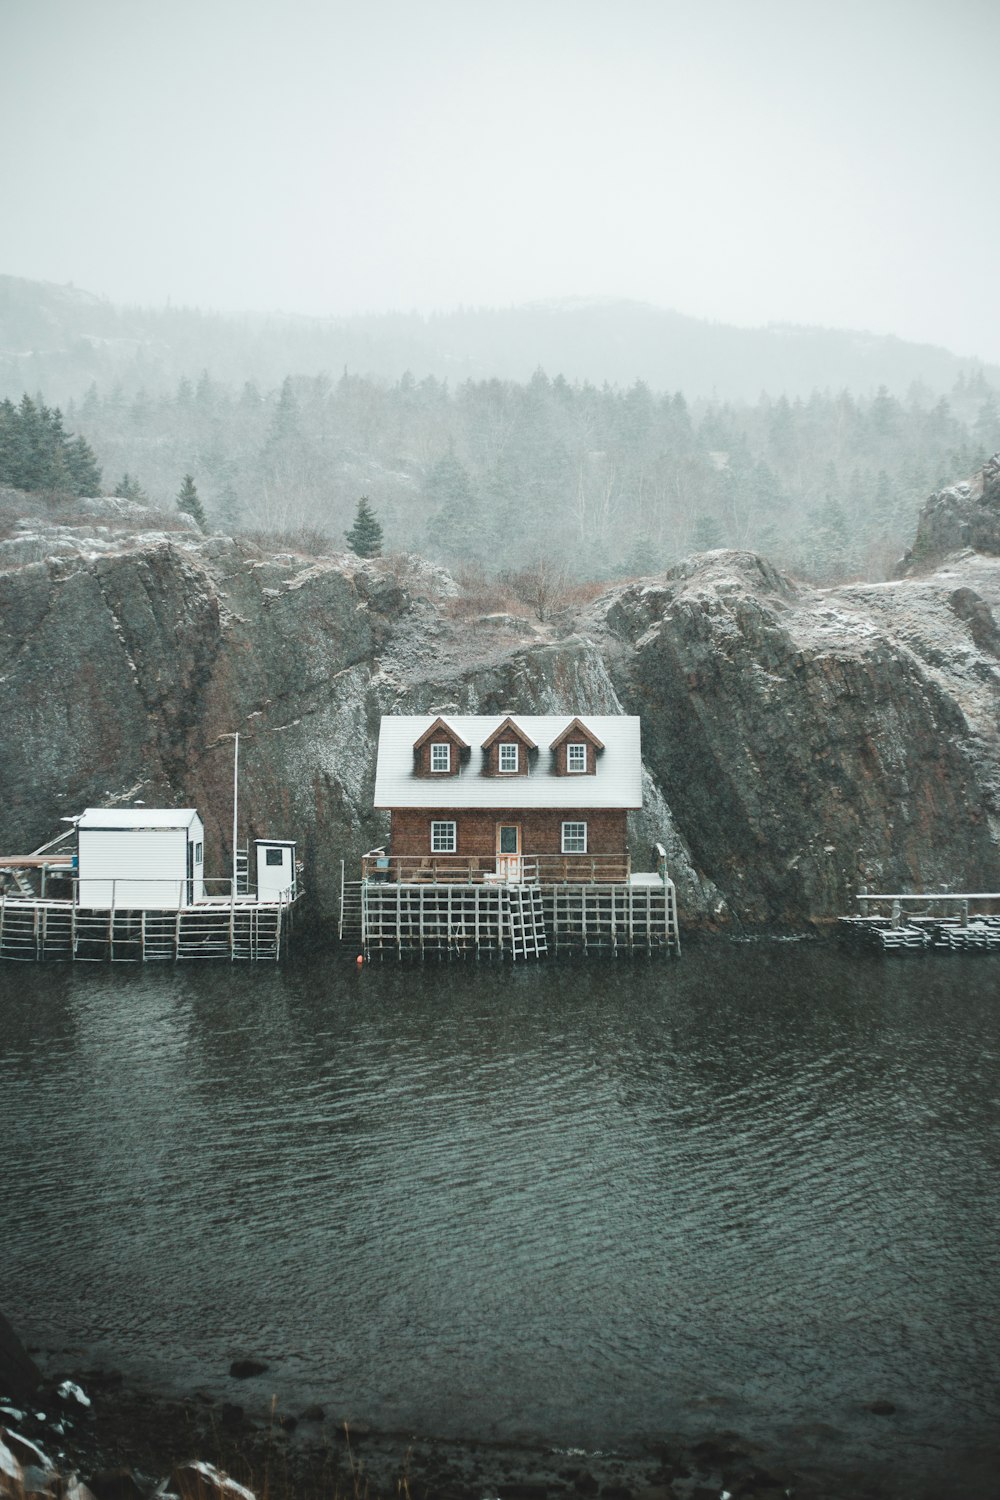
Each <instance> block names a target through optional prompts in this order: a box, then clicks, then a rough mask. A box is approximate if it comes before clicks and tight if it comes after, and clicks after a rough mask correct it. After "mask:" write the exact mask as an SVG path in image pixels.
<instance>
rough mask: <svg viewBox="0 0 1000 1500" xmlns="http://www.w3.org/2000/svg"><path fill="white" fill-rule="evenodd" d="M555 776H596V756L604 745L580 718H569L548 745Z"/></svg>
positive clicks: (602, 749) (601, 752)
mask: <svg viewBox="0 0 1000 1500" xmlns="http://www.w3.org/2000/svg"><path fill="white" fill-rule="evenodd" d="M549 749H550V750H551V751H552V757H553V760H552V769H553V771H554V772H555V774H556V775H557V776H596V775H597V757H598V756H599V755H602V754H603V753H604V745H603V744H602V743H601V741H600V740H599V739H598V738H597V735H596V734H595V733H594V731H593V730H592V729H589V728H588V727H587V725H586V724H585V723H584V722H583V720H582V719H571V720H570V722H569V723H568V724H567V725H566V728H565V729H564V730H563V732H562V734H560V735H558V736H557V737H556V738H555V739H554V740H553V741H552V744H551V745H550V746H549Z"/></svg>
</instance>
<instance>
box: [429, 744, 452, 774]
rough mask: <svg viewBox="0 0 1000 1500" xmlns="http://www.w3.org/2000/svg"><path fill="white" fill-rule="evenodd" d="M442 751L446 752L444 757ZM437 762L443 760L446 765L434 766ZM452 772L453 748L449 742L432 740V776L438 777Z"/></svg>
mask: <svg viewBox="0 0 1000 1500" xmlns="http://www.w3.org/2000/svg"><path fill="white" fill-rule="evenodd" d="M442 750H443V751H444V754H443V755H442V754H441V751H442ZM435 760H442V761H444V764H443V765H439V766H436V765H435V764H434V762H435ZM450 770H451V746H450V745H449V743H448V741H447V740H432V741H431V772H432V774H433V775H435V776H438V775H441V774H442V773H447V772H449V771H450Z"/></svg>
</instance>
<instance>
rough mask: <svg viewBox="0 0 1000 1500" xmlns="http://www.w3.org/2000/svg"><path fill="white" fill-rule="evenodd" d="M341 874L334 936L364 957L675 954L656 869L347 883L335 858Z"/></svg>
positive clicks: (673, 921)
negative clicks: (605, 876)
mask: <svg viewBox="0 0 1000 1500" xmlns="http://www.w3.org/2000/svg"><path fill="white" fill-rule="evenodd" d="M664 858H665V856H664ZM341 877H342V881H341V912H340V931H339V935H340V939H341V941H342V942H356V943H357V944H359V946H360V947H361V950H362V952H363V954H364V956H365V958H366V959H386V958H395V959H399V960H402V959H411V958H415V959H428V958H431V959H434V958H436V959H446V958H447V959H455V958H474V959H493V958H497V959H498V958H510V959H511V960H513V961H514V962H518V961H523V960H525V959H529V958H541V957H544V956H545V955H547V954H550V953H555V954H558V953H583V954H589V953H604V954H608V955H610V956H618V955H619V954H621V955H625V954H632V953H647V954H652V953H672V954H674V955H678V956H679V954H680V928H679V925H678V918H677V898H676V892H675V889H674V884H673V881H672V880H671V879H670V878H669V876H668V875H667V874H666V870H665V868H662V867H661V869H660V870H659V871H657V872H656V873H654V874H649V875H629V877H628V878H627V879H624V880H604V881H602V880H600V879H597V880H579V879H577V880H572V879H571V880H564V881H559V882H554V881H546V880H545V879H544V878H541V879H536V880H511V879H507V880H499V881H496V882H490V881H484V880H483V879H482V878H481V877H480V878H478V879H476V878H472V879H466V880H460V879H455V878H451V879H431V880H423V881H419V880H378V879H374V878H371V877H368V878H364V879H362V880H358V881H348V880H346V878H344V869H343V866H342V869H341Z"/></svg>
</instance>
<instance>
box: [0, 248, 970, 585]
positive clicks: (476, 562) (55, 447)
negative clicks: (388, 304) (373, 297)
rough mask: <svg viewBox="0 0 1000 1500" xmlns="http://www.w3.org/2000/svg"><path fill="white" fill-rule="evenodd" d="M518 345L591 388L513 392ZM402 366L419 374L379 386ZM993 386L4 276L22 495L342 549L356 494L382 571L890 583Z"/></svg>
mask: <svg viewBox="0 0 1000 1500" xmlns="http://www.w3.org/2000/svg"><path fill="white" fill-rule="evenodd" d="M531 350H534V351H535V352H536V358H537V355H538V354H539V353H541V352H542V351H544V352H545V353H546V354H547V355H551V357H552V358H553V359H556V358H558V359H559V360H560V361H561V363H560V364H559V365H552V366H550V368H561V369H563V370H564V371H567V372H576V377H577V378H571V377H570V375H569V374H556V375H554V376H550V375H549V374H546V373H545V372H544V371H543V370H542V369H541V368H535V369H534V372H533V373H532V372H531V368H530V367H529V368H528V369H527V372H526V373H525V374H524V375H523V376H517V377H512V376H510V375H509V374H507V375H506V376H505V373H504V372H505V371H506V372H510V371H511V370H517V371H522V370H524V369H525V366H526V364H527V355H528V351H531ZM11 351H19V352H13V353H12V352H11ZM340 355H344V358H345V360H347V358H348V355H349V356H350V360H349V362H348V363H346V364H344V365H343V366H341V365H338V364H336V363H334V358H335V357H339V356H340ZM409 355H411V356H412V357H413V363H412V365H411V369H416V370H419V371H421V373H420V374H413V373H411V372H409V371H408V372H407V373H404V374H403V375H401V376H400V375H396V374H395V373H391V374H386V373H385V372H386V371H387V370H388V371H392V372H396V371H398V370H401V369H405V368H406V358H407V356H409ZM357 367H360V368H363V369H367V370H369V371H373V372H374V373H369V374H359V373H356V372H355V371H356V368H357ZM338 368H342V373H341V374H340V375H339V376H335V375H331V374H329V373H324V372H325V371H329V370H331V369H333V370H336V369H338ZM470 369H471V370H472V373H470ZM483 369H485V370H487V371H488V372H489V373H488V374H486V375H483V374H482V373H481V372H482V370H483ZM593 369H597V370H598V372H599V373H598V375H597V377H596V378H588V377H587V375H586V371H587V370H593ZM637 369H638V370H645V371H647V372H654V373H655V376H656V380H654V379H652V378H650V379H649V380H637V379H635V378H634V376H633V375H627V376H625V377H623V375H622V372H623V371H632V372H634V371H635V370H637ZM290 371H297V372H299V373H294V374H292V373H288V372H290ZM428 371H430V372H431V373H427V372H428ZM477 371H478V372H479V373H476V372H477ZM581 371H583V372H584V373H582V374H581V373H580V372H581ZM380 372H381V373H380ZM442 372H447V378H444V376H443V373H442ZM671 377H673V378H671ZM877 377H878V378H880V379H881V383H878V379H877ZM809 380H811V381H812V384H811V385H810V384H808V383H807V381H809ZM781 389H784V390H785V391H786V392H787V394H785V395H774V394H768V391H772V392H773V391H774V390H781ZM25 390H28V391H30V392H32V393H35V392H38V393H39V394H37V395H35V394H32V395H31V396H30V397H23V398H22V396H21V392H22V391H25ZM727 390H728V391H730V392H736V394H729V395H727V396H725V397H723V396H722V395H720V394H719V392H720V391H727ZM860 391H865V392H866V394H858V392H860ZM998 391H1000V371H996V372H994V371H993V370H992V368H991V367H986V366H983V365H981V364H979V363H978V362H976V361H972V360H960V359H958V358H956V357H955V356H953V355H951V354H949V353H948V352H947V351H946V350H938V349H927V348H924V347H923V346H916V345H911V344H906V343H904V342H903V341H901V340H898V339H891V338H879V339H875V338H870V337H866V336H863V335H857V334H847V333H836V332H831V331H829V330H817V329H775V328H771V329H756V330H752V329H751V330H746V329H743V330H739V329H731V328H726V327H724V326H717V325H711V324H707V323H704V322H700V321H699V320H697V319H691V318H684V317H682V316H681V315H679V314H674V313H665V312H661V311H659V310H657V309H651V308H644V307H640V306H639V305H637V304H621V303H608V304H581V305H579V306H576V305H573V306H559V305H555V306H549V307H535V308H520V309H516V308H515V309H509V310H507V311H505V312H489V311H482V310H479V311H475V310H474V311H465V312H458V313H453V314H447V315H442V316H441V317H438V318H434V317H431V318H421V317H417V316H416V315H411V316H403V315H394V314H393V315H386V316H384V317H360V318H351V319H340V320H332V319H327V320H324V319H309V318H280V317H276V318H271V319H268V318H259V317H250V316H247V317H245V318H243V319H235V318H224V317H219V316H216V315H212V314H202V313H198V312H196V311H193V310H190V309H165V310H163V311H161V312H159V313H149V312H146V311H143V310H141V309H129V308H124V309H123V308H115V307H113V306H112V305H111V304H109V303H107V302H104V301H102V300H101V299H99V298H96V297H93V296H90V295H89V294H87V293H85V292H80V291H78V290H76V289H74V288H67V287H52V286H48V285H46V284H43V283H33V282H26V281H19V280H17V279H16V278H11V277H0V395H2V394H3V393H4V392H6V394H7V395H8V396H11V397H14V398H15V400H16V401H18V402H21V406H16V405H15V404H14V401H8V402H7V403H5V406H4V409H3V410H4V413H5V415H4V416H3V420H2V422H0V445H2V449H3V460H2V461H3V463H4V464H5V465H6V467H5V469H4V474H5V475H7V476H8V477H7V482H8V483H12V484H24V485H27V486H30V487H37V488H52V487H56V486H58V485H59V484H62V485H63V487H64V488H66V489H67V490H68V491H69V492H74V493H81V492H83V491H85V490H87V489H88V488H89V489H91V490H93V489H95V488H97V487H98V486H99V483H100V470H99V468H98V464H99V465H100V466H102V467H103V470H104V472H105V473H106V474H109V475H111V474H119V475H121V476H122V478H121V479H120V480H119V481H118V483H117V486H116V488H117V492H118V493H119V494H122V495H125V496H127V497H131V498H143V499H145V498H146V497H148V498H149V500H150V501H151V502H152V503H153V504H155V505H157V506H159V507H160V508H161V509H163V510H164V511H174V510H175V508H176V502H177V495H178V484H179V483H180V481H181V477H182V476H188V477H189V479H190V483H191V485H192V486H193V488H194V489H195V492H196V495H197V498H198V502H199V505H200V507H201V515H203V516H204V523H205V524H206V525H207V526H208V527H209V528H210V529H217V530H221V531H239V530H244V531H247V530H249V531H257V532H264V533H269V534H271V535H274V536H285V537H289V538H291V537H294V536H296V535H297V536H298V537H299V538H300V540H302V539H304V538H306V537H308V539H309V545H312V546H320V547H327V548H329V549H330V550H331V551H333V550H342V549H343V547H344V545H345V535H346V533H347V532H348V531H349V530H350V529H351V528H352V526H353V525H354V524H355V522H356V519H357V518H356V507H357V505H358V497H359V496H361V495H364V496H365V497H367V499H368V501H369V502H370V506H371V509H372V511H373V512H374V514H375V515H376V516H377V519H378V523H379V524H380V525H381V527H382V530H383V536H384V547H385V549H386V550H388V551H395V552H399V551H417V552H422V553H424V554H426V555H429V556H430V557H432V558H437V559H440V560H441V561H443V562H445V563H448V564H449V565H451V566H454V567H459V568H461V567H463V566H469V567H472V568H476V567H485V568H486V569H487V570H488V571H490V572H492V573H498V572H508V573H511V574H518V575H520V574H524V573H525V571H526V570H527V572H528V573H530V571H531V569H533V568H535V566H536V565H537V564H538V562H539V560H540V559H544V560H545V561H546V566H547V570H548V571H549V572H551V571H552V569H555V570H556V571H557V572H559V573H560V574H563V575H565V576H566V577H568V578H571V579H572V578H586V577H589V578H598V579H601V578H609V577H616V576H622V575H628V574H636V573H643V572H653V571H657V570H660V569H662V568H664V567H666V566H668V565H670V564H671V563H672V562H674V561H676V560H677V559H678V558H680V557H682V556H685V555H686V554H688V553H690V552H692V551H704V550H707V549H711V548H714V547H748V548H752V549H755V550H758V551H760V552H763V553H764V554H765V555H767V556H768V557H769V558H771V559H772V560H773V561H774V562H776V563H777V564H779V565H780V566H783V567H785V568H787V569H790V570H791V571H793V572H796V573H800V574H803V575H805V576H807V577H812V578H816V579H819V580H827V581H835V580H837V579H842V578H847V577H854V576H866V577H879V576H884V574H885V572H886V570H887V569H888V568H889V567H891V565H892V563H893V562H894V561H895V559H896V558H897V557H898V556H899V555H900V553H901V552H902V551H903V550H904V549H905V547H907V546H908V545H909V544H910V542H911V541H912V539H913V532H914V528H915V524H916V517H917V514H918V511H919V509H920V507H921V505H922V504H923V502H924V500H925V499H926V498H927V496H928V494H930V493H931V491H932V490H934V489H938V488H940V487H941V486H942V485H945V484H950V483H952V482H954V481H955V480H956V479H958V478H961V477H962V476H963V475H965V474H967V473H969V472H971V471H972V470H973V469H975V468H976V467H978V466H979V465H980V464H981V463H982V462H983V461H984V459H985V458H986V457H988V456H989V454H990V453H992V452H994V451H995V450H996V449H997V448H1000V401H998V394H997V393H998ZM42 393H44V394H42ZM56 399H58V400H59V401H61V403H62V410H63V412H64V413H65V417H63V416H61V415H60V413H59V411H58V409H56V408H54V407H53V406H50V405H47V404H46V403H47V402H53V401H55V400H56ZM25 403H27V404H26V405H25ZM19 424H20V425H19ZM65 428H68V429H71V430H73V431H76V432H79V433H82V434H84V435H85V436H84V437H81V438H75V439H71V438H69V437H67V435H66V431H65V430H64V429H65ZM43 430H44V431H46V432H48V439H46V441H48V440H51V442H50V447H49V448H46V447H45V443H44V442H41V439H40V437H39V434H40V433H41V432H43ZM29 431H30V432H31V433H33V434H34V437H32V438H31V440H30V441H28V440H27V439H26V437H25V434H26V433H28V432H29ZM32 445H34V446H32ZM29 450H30V451H32V452H34V453H35V455H36V456H35V459H33V460H32V461H31V463H29V462H28V460H27V458H26V455H27V454H28V453H29ZM46 453H47V454H49V457H48V458H46V457H44V454H46ZM53 455H55V456H53ZM81 486H82V487H83V491H81V488H80V487H81ZM201 515H199V521H200V520H201Z"/></svg>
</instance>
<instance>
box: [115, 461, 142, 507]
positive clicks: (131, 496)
mask: <svg viewBox="0 0 1000 1500" xmlns="http://www.w3.org/2000/svg"><path fill="white" fill-rule="evenodd" d="M114 492H115V494H116V495H117V496H118V498H119V499H120V500H135V501H137V502H138V504H139V505H148V504H149V496H148V495H147V494H146V491H145V490H144V489H143V487H142V485H141V484H140V483H139V481H138V479H133V477H132V475H131V474H130V473H129V472H128V470H127V469H126V471H125V473H124V474H123V475H122V477H121V478H120V479H119V481H118V483H117V484H116V485H115V490H114Z"/></svg>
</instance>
